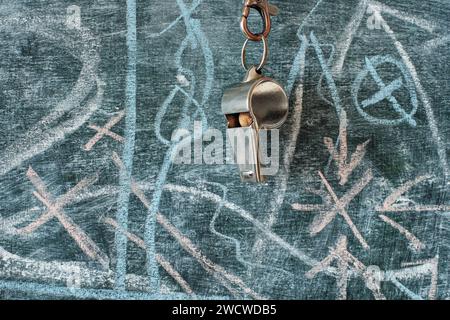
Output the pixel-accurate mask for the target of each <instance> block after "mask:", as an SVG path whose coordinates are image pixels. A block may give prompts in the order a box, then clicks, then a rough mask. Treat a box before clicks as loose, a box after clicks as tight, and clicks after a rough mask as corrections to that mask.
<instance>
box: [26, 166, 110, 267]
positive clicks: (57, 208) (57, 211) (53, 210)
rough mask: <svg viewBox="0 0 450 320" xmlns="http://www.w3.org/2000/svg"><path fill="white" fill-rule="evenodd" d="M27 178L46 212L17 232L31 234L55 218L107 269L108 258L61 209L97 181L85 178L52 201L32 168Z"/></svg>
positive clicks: (90, 255)
mask: <svg viewBox="0 0 450 320" xmlns="http://www.w3.org/2000/svg"><path fill="white" fill-rule="evenodd" d="M27 177H28V179H30V181H31V183H32V184H33V185H34V187H35V188H36V190H37V191H33V195H34V196H35V197H36V198H37V199H38V200H39V201H41V202H42V203H43V204H44V205H45V206H46V207H47V209H48V211H47V212H46V213H44V214H43V215H41V217H40V218H39V219H38V220H36V221H35V222H33V223H31V224H29V225H28V226H27V227H24V228H22V229H21V230H19V232H21V233H31V232H33V231H34V230H35V229H36V228H38V227H39V226H41V225H42V224H44V223H46V222H47V221H49V220H50V219H52V218H53V217H55V218H56V219H58V221H59V222H60V223H61V225H62V226H63V227H64V228H65V229H66V231H67V232H68V233H69V235H70V236H71V237H72V238H73V239H74V240H75V242H76V243H77V244H78V246H79V247H80V249H81V250H82V251H83V252H84V253H85V254H86V255H87V256H88V257H89V258H91V259H93V260H96V261H98V262H99V263H100V264H101V265H102V266H103V268H105V269H108V268H109V259H108V257H107V256H106V255H105V254H104V253H103V252H102V251H101V250H100V249H99V248H98V246H97V245H96V244H95V242H94V241H92V239H91V238H90V237H89V236H88V235H87V234H86V233H85V232H84V231H83V230H82V229H81V228H80V227H79V226H78V225H77V224H75V223H74V222H73V221H72V219H71V218H70V217H69V216H68V215H67V214H65V213H64V210H63V208H62V207H63V206H64V205H65V204H66V202H67V201H69V200H71V199H72V198H73V197H74V196H75V195H76V194H77V193H79V192H80V191H81V190H82V189H83V188H86V187H88V186H90V185H92V184H94V183H95V182H96V181H97V177H94V178H86V179H84V180H82V181H80V182H79V183H78V184H77V185H76V186H75V187H73V188H72V189H70V190H69V191H68V192H67V193H66V194H65V195H63V196H61V197H59V198H58V199H56V200H54V199H53V197H52V195H51V194H50V193H49V192H48V191H47V187H46V186H45V183H44V181H42V179H41V178H40V177H39V176H38V174H37V173H36V171H34V170H33V168H32V167H30V168H29V169H28V172H27Z"/></svg>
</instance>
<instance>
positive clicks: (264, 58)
mask: <svg viewBox="0 0 450 320" xmlns="http://www.w3.org/2000/svg"><path fill="white" fill-rule="evenodd" d="M261 39H262V42H263V45H264V51H263V56H262V58H261V61H260V63H259V65H258V66H257V67H256V71H258V72H259V71H261V70H262V68H263V67H264V65H265V64H266V62H267V58H268V56H269V45H268V43H267V39H266V37H264V36H263V37H262V38H261ZM249 41H250V39H247V40H245V42H244V45H243V46H242V50H241V62H242V67H243V68H244V69H245V70H246V71H248V70H249V69H250V68H249V67H248V66H247V59H246V50H247V45H248V42H249Z"/></svg>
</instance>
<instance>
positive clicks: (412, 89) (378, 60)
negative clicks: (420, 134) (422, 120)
mask: <svg viewBox="0 0 450 320" xmlns="http://www.w3.org/2000/svg"><path fill="white" fill-rule="evenodd" d="M366 60H368V61H369V62H370V63H371V64H372V66H373V67H374V68H375V72H376V67H378V66H379V65H382V64H385V63H390V64H393V65H395V66H396V67H397V68H398V69H399V70H400V71H401V73H402V76H403V79H404V80H405V81H406V83H405V84H404V85H406V88H407V89H408V91H409V95H410V100H411V105H412V109H411V111H410V112H406V110H404V109H402V110H400V111H399V110H395V108H394V110H395V111H396V112H397V113H399V114H400V115H402V117H401V118H399V119H383V118H379V117H374V116H372V115H370V114H368V113H367V112H366V111H365V110H364V108H363V107H362V106H361V104H360V102H359V97H358V94H359V91H360V89H361V85H362V83H363V81H364V80H365V79H366V78H367V76H370V70H369V68H368V67H367V64H366V67H365V68H364V70H362V71H361V72H360V73H359V74H358V76H357V77H356V79H355V81H354V83H353V86H352V96H353V102H354V104H355V107H356V110H358V112H359V114H360V115H361V116H362V117H363V118H364V119H366V120H367V121H369V122H371V123H374V124H379V125H388V126H395V125H399V124H402V123H404V122H406V123H409V124H410V125H411V126H413V127H415V126H416V122H415V120H414V119H413V116H414V115H415V114H416V112H417V109H418V105H419V102H418V99H417V94H416V86H415V84H414V81H413V79H412V77H411V75H410V73H409V71H408V69H407V68H406V66H405V65H404V64H403V63H402V62H401V61H399V60H396V59H395V58H393V57H392V56H390V55H385V56H374V57H372V58H366ZM380 89H381V88H380ZM385 99H388V97H386V98H385ZM369 106H370V105H368V106H366V107H369Z"/></svg>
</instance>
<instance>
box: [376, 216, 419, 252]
mask: <svg viewBox="0 0 450 320" xmlns="http://www.w3.org/2000/svg"><path fill="white" fill-rule="evenodd" d="M379 217H380V219H381V220H383V221H384V222H386V223H387V224H389V225H390V226H392V227H393V228H395V229H397V230H398V231H399V232H400V233H401V234H403V235H404V236H405V237H406V239H408V241H409V243H410V247H411V248H412V250H413V251H415V252H420V251H421V250H423V249H425V245H424V244H423V243H422V242H421V241H420V240H419V239H417V237H416V236H415V235H413V234H412V233H411V232H410V231H408V230H406V229H405V228H404V227H402V226H401V225H400V224H398V223H397V222H395V221H394V220H392V219H390V218H388V217H386V216H385V215H382V214H380V215H379Z"/></svg>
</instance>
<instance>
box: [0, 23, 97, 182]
mask: <svg viewBox="0 0 450 320" xmlns="http://www.w3.org/2000/svg"><path fill="white" fill-rule="evenodd" d="M65 18H66V17H65V16H64V15H62V16H61V17H60V18H58V17H53V16H33V17H30V16H25V15H21V14H16V15H12V16H10V17H7V18H5V19H2V21H1V23H0V32H2V33H3V34H5V33H11V34H16V33H17V31H19V32H20V33H30V34H35V35H37V36H38V37H40V38H42V39H45V40H47V41H50V42H51V43H54V44H56V46H57V47H58V48H66V49H67V52H68V54H69V55H71V56H72V57H74V58H75V59H76V60H78V61H80V63H81V64H82V68H81V71H80V74H79V76H78V79H77V81H76V83H75V84H74V85H73V87H72V88H71V89H70V91H69V92H68V93H67V94H66V96H65V98H64V99H63V100H61V101H59V102H57V103H56V105H55V107H54V108H52V109H51V110H49V113H48V114H46V115H44V116H43V117H42V118H41V120H40V121H38V122H36V124H35V125H34V126H33V127H32V128H30V129H29V130H28V131H27V132H24V136H23V137H24V139H25V138H26V137H32V139H31V140H29V141H22V144H19V145H21V146H22V148H21V149H22V150H20V151H19V150H16V147H15V146H14V145H10V146H8V147H7V148H6V150H5V151H4V152H5V153H4V154H1V155H0V159H1V158H3V157H5V158H8V159H10V161H9V162H10V163H8V162H4V163H3V164H2V163H1V162H0V175H2V174H5V173H7V172H8V171H10V170H11V169H12V168H14V167H15V166H17V165H18V163H16V164H14V163H15V162H22V161H24V160H27V159H29V158H31V157H33V156H35V155H37V154H39V153H41V152H43V151H45V150H46V149H48V148H49V147H50V146H51V145H52V144H53V143H55V142H57V141H59V140H62V139H63V138H64V137H65V135H59V136H55V135H52V134H51V132H52V130H53V131H54V130H56V129H58V128H63V127H67V131H68V132H70V133H72V132H74V131H75V130H77V129H78V128H79V127H80V126H81V125H83V124H84V123H85V122H86V121H87V118H89V117H90V116H91V115H92V112H91V110H90V109H89V107H88V105H89V104H91V103H93V102H94V101H95V100H98V101H101V99H102V96H103V89H102V86H103V85H104V83H103V82H102V81H101V80H100V79H99V78H98V75H97V67H98V65H99V62H100V57H99V54H98V50H97V46H98V41H97V40H96V39H95V38H94V37H93V36H92V34H91V33H90V32H89V30H88V29H87V28H80V29H77V30H74V29H72V30H70V29H68V28H67V27H66V25H65ZM94 89H97V92H96V95H95V96H93V97H90V95H91V93H92V91H93V90H94ZM74 109H75V110H77V112H76V113H74V114H73V113H71V112H72V110H74ZM85 109H86V110H85ZM68 113H70V116H69V117H65V116H66V115H67V114H68ZM80 114H83V115H84V116H83V117H80ZM62 117H64V122H63V123H61V124H58V123H55V122H56V121H57V120H58V119H61V118H62ZM79 119H82V121H81V122H79ZM75 122H76V123H75ZM39 123H40V124H41V125H39ZM42 124H44V125H42ZM52 125H55V126H57V127H53V128H52ZM47 133H48V135H49V136H51V137H52V138H51V144H49V145H48V146H43V145H42V144H41V143H40V142H41V141H40V140H39V136H41V135H46V134H47ZM53 136H54V137H53ZM26 150H32V151H30V152H31V153H32V154H30V155H29V156H26V157H25V158H23V159H22V160H20V159H19V158H20V157H21V156H19V153H21V151H22V152H24V151H26ZM16 157H17V159H15V158H16ZM23 157H24V156H23ZM13 160H14V161H13Z"/></svg>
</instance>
